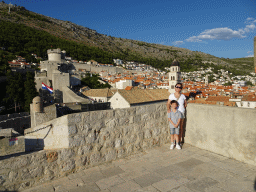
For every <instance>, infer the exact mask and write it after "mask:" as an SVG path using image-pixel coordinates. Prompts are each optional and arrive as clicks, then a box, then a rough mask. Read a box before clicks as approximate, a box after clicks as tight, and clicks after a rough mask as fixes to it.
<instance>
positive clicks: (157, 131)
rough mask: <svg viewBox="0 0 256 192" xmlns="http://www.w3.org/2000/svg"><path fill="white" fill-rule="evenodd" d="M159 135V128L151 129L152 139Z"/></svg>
mask: <svg viewBox="0 0 256 192" xmlns="http://www.w3.org/2000/svg"><path fill="white" fill-rule="evenodd" d="M160 133H161V130H160V129H159V128H155V129H153V131H152V136H153V137H156V136H158V135H159V134H160Z"/></svg>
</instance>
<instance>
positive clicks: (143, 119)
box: [141, 113, 151, 122]
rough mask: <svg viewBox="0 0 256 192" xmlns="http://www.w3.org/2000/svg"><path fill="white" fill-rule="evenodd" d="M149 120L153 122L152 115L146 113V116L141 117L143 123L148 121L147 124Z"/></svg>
mask: <svg viewBox="0 0 256 192" xmlns="http://www.w3.org/2000/svg"><path fill="white" fill-rule="evenodd" d="M149 120H151V118H150V114H148V113H146V114H142V115H141V121H146V122H147V121H149Z"/></svg>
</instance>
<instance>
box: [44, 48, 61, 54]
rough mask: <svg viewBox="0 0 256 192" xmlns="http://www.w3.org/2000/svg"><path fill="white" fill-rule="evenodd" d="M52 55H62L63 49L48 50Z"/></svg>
mask: <svg viewBox="0 0 256 192" xmlns="http://www.w3.org/2000/svg"><path fill="white" fill-rule="evenodd" d="M51 53H55V54H61V49H60V48H57V49H48V50H47V54H51Z"/></svg>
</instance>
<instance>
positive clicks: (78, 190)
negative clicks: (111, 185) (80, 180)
mask: <svg viewBox="0 0 256 192" xmlns="http://www.w3.org/2000/svg"><path fill="white" fill-rule="evenodd" d="M96 191H100V188H99V187H98V186H97V185H96V184H95V183H91V184H89V185H84V186H80V187H75V188H72V189H69V190H68V192H96Z"/></svg>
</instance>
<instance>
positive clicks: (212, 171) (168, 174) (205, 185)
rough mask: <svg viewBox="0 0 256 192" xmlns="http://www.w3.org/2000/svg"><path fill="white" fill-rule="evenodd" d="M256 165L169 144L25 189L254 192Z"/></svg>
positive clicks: (36, 191)
mask: <svg viewBox="0 0 256 192" xmlns="http://www.w3.org/2000/svg"><path fill="white" fill-rule="evenodd" d="M255 178H256V167H255V166H252V165H248V164H245V163H242V162H239V161H236V160H233V159H229V158H227V157H223V156H221V155H218V154H215V153H211V152H209V151H205V150H202V149H199V148H196V147H192V146H190V145H188V144H185V145H184V146H183V149H182V150H178V149H174V150H170V149H169V144H168V145H163V146H162V147H155V148H153V149H150V150H148V151H146V152H143V153H139V154H136V155H133V156H130V157H128V158H125V159H119V160H116V161H113V162H111V163H107V164H103V165H99V166H97V167H93V168H89V169H86V170H84V171H81V172H78V173H74V174H71V175H69V176H67V177H64V178H60V179H58V180H54V181H52V182H50V183H46V184H43V185H41V186H37V187H34V188H31V189H28V190H25V191H26V192H32V191H35V192H40V191H46V192H53V191H56V192H87V191H88V192H94V191H113V192H118V191H121V192H125V191H172V192H177V191H181V192H194V191H206V192H225V191H230V192H236V191H239V192H243V191H244V192H255V191H256V190H255V187H256V186H255V185H256V183H255Z"/></svg>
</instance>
